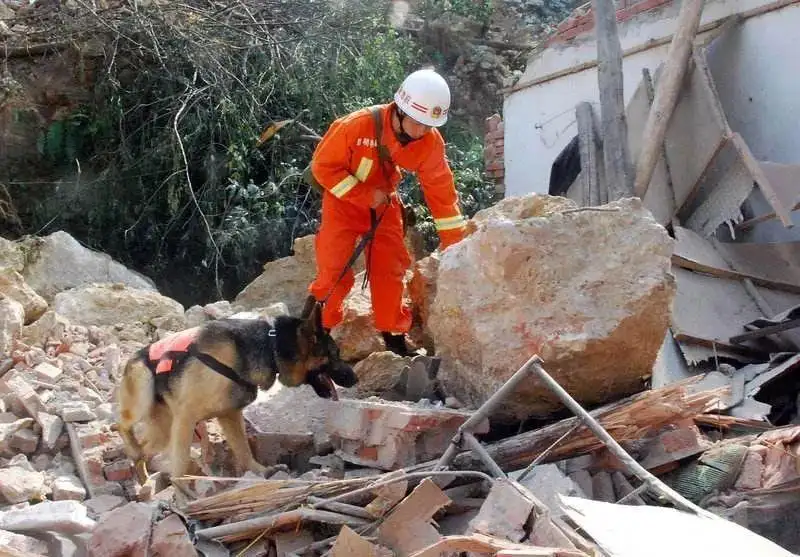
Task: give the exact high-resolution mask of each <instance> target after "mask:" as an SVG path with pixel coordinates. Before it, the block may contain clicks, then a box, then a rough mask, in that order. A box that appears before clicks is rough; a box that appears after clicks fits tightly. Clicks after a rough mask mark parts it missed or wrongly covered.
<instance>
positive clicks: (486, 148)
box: [483, 114, 506, 194]
mask: <svg viewBox="0 0 800 557" xmlns="http://www.w3.org/2000/svg"><path fill="white" fill-rule="evenodd" d="M503 133H504V130H503V119H502V118H501V117H500V115H499V114H493V115H492V116H490V117H489V118H487V119H486V135H485V136H484V142H483V161H484V164H485V166H486V174H487V175H488V176H489V179H490V180H492V181H493V182H494V184H495V187H496V188H497V191H498V192H499V193H500V194H504V193H505V190H506V187H505V173H506V172H505V163H504V162H503V155H504V153H505V149H504V135H503Z"/></svg>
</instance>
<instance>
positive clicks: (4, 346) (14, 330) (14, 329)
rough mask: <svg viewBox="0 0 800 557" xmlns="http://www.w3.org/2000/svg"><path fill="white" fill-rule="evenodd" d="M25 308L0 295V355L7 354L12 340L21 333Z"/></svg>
mask: <svg viewBox="0 0 800 557" xmlns="http://www.w3.org/2000/svg"><path fill="white" fill-rule="evenodd" d="M23 323H25V308H23V307H22V304H20V303H19V302H17V301H16V300H12V299H11V298H9V297H7V296H5V295H3V294H0V354H9V353H11V350H12V348H13V346H14V339H15V338H17V337H19V335H20V333H21V332H22V325H23Z"/></svg>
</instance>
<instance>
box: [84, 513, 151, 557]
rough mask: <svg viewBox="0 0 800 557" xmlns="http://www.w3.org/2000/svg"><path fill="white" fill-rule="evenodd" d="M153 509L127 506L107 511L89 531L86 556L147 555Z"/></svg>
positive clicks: (136, 556)
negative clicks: (90, 531) (90, 533)
mask: <svg viewBox="0 0 800 557" xmlns="http://www.w3.org/2000/svg"><path fill="white" fill-rule="evenodd" d="M152 519H153V508H152V507H151V506H150V505H147V504H145V503H128V504H127V505H125V506H124V507H119V508H117V509H114V510H113V511H111V512H109V513H108V514H107V515H105V517H103V519H102V521H101V522H100V523H99V524H98V525H97V527H96V528H95V529H94V532H92V537H91V539H90V540H89V544H88V553H89V557H144V556H145V555H147V554H148V548H149V542H150V528H151V522H152Z"/></svg>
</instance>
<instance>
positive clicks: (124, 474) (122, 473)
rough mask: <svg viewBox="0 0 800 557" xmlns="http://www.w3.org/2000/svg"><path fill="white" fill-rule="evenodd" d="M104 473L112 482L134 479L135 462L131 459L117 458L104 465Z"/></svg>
mask: <svg viewBox="0 0 800 557" xmlns="http://www.w3.org/2000/svg"><path fill="white" fill-rule="evenodd" d="M103 475H104V476H105V478H106V479H107V480H108V481H110V482H123V481H125V480H130V479H133V463H132V462H131V461H130V460H127V459H126V460H117V461H116V462H112V463H111V464H106V465H105V466H104V467H103Z"/></svg>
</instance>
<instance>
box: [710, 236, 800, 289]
mask: <svg viewBox="0 0 800 557" xmlns="http://www.w3.org/2000/svg"><path fill="white" fill-rule="evenodd" d="M711 242H712V244H713V246H714V249H715V250H716V251H717V253H719V255H720V256H721V257H722V259H723V260H724V261H725V262H726V263H727V264H728V265H729V267H730V268H731V269H733V270H735V271H738V272H740V273H743V274H747V275H758V276H760V277H763V278H765V279H768V280H771V281H775V282H779V283H794V284H796V283H797V282H798V280H800V242H785V243H769V244H756V243H750V242H747V243H733V242H720V241H719V240H716V239H712V240H711Z"/></svg>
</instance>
